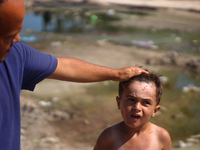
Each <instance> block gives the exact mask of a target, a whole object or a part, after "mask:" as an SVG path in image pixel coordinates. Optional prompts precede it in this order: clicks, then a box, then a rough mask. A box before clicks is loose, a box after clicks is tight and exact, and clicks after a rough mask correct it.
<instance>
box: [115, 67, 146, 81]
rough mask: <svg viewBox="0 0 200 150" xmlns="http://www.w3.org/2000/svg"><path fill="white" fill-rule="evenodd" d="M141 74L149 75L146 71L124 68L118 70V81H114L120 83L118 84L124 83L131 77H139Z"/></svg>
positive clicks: (137, 68)
mask: <svg viewBox="0 0 200 150" xmlns="http://www.w3.org/2000/svg"><path fill="white" fill-rule="evenodd" d="M141 73H145V74H149V73H148V72H147V71H145V70H144V69H142V68H139V67H124V68H121V69H118V76H119V79H118V80H116V81H120V82H122V81H126V80H128V79H130V78H132V77H133V76H137V75H140V74H141Z"/></svg>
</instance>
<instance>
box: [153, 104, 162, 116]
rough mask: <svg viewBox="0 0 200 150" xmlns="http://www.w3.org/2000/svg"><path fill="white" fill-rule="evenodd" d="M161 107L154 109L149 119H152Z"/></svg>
mask: <svg viewBox="0 0 200 150" xmlns="http://www.w3.org/2000/svg"><path fill="white" fill-rule="evenodd" d="M160 108H161V106H160V105H157V106H156V107H155V109H154V112H153V114H152V115H151V117H154V116H155V115H156V113H157V112H158V111H159V110H160Z"/></svg>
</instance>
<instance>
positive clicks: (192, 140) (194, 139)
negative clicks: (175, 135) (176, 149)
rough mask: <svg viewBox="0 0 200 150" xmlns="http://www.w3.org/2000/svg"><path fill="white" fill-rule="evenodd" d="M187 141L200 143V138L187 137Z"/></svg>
mask: <svg viewBox="0 0 200 150" xmlns="http://www.w3.org/2000/svg"><path fill="white" fill-rule="evenodd" d="M186 141H187V142H188V143H198V142H199V140H198V139H196V138H192V137H190V138H187V139H186Z"/></svg>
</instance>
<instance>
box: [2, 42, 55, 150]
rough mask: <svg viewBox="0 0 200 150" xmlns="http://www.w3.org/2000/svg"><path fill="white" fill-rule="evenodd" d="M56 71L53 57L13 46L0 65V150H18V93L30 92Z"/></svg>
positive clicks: (19, 46)
mask: <svg viewBox="0 0 200 150" xmlns="http://www.w3.org/2000/svg"><path fill="white" fill-rule="evenodd" d="M56 67H57V59H56V57H54V56H51V55H49V54H44V53H41V52H39V51H37V50H35V49H33V48H31V47H30V46H28V45H26V44H24V43H21V42H19V43H13V46H12V48H11V50H10V53H9V54H8V56H7V58H6V59H5V61H4V62H2V63H0V149H3V150H20V128H21V127H20V101H19V98H20V91H21V89H27V90H32V91H33V90H34V88H35V85H36V84H37V83H38V82H40V81H42V80H43V79H44V78H46V77H48V76H49V75H51V74H52V73H53V72H54V70H55V69H56Z"/></svg>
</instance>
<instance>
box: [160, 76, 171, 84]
mask: <svg viewBox="0 0 200 150" xmlns="http://www.w3.org/2000/svg"><path fill="white" fill-rule="evenodd" d="M159 79H160V81H161V82H162V83H163V84H166V83H167V82H168V81H169V78H168V77H166V76H160V77H159Z"/></svg>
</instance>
